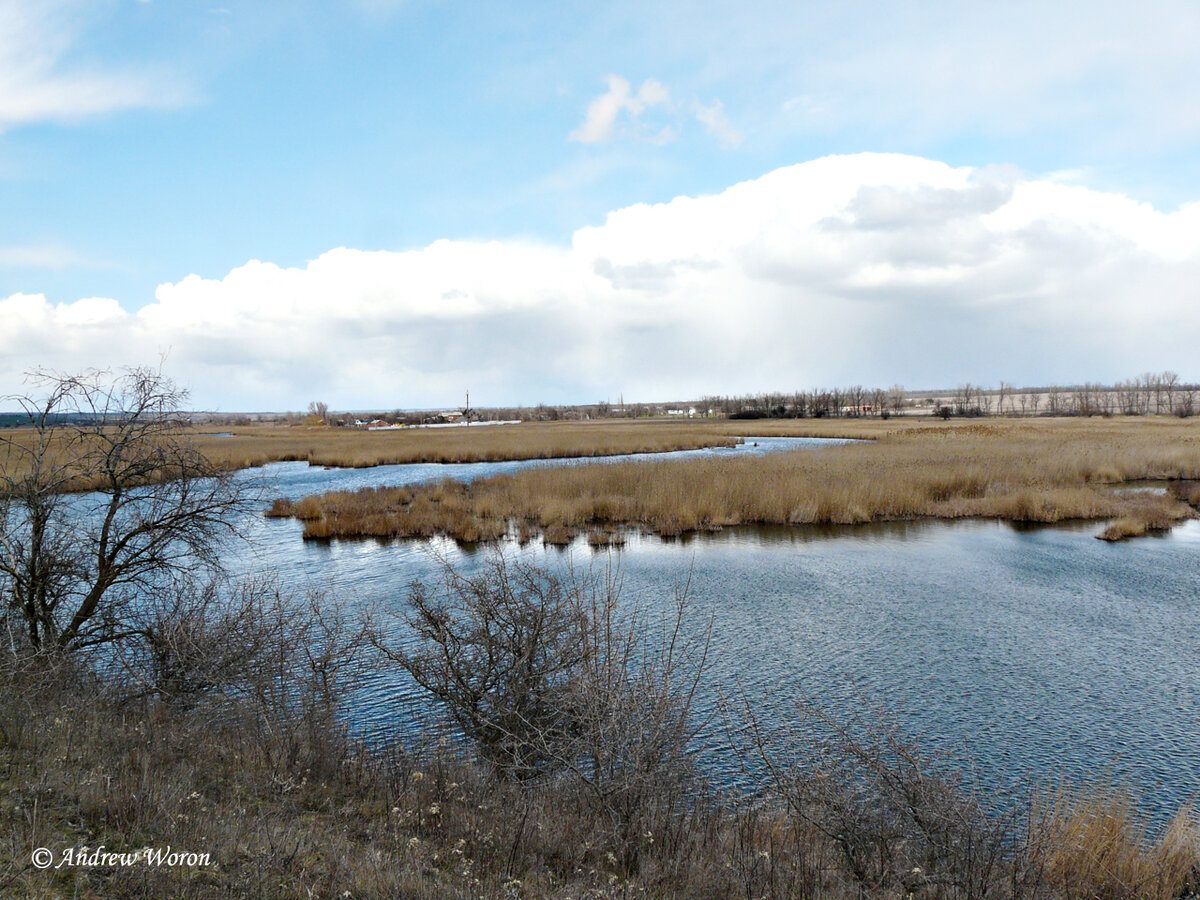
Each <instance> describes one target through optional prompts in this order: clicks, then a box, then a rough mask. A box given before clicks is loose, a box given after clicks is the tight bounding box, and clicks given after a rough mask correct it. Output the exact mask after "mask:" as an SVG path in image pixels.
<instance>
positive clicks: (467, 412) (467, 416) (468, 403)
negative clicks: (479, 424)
mask: <svg viewBox="0 0 1200 900" xmlns="http://www.w3.org/2000/svg"><path fill="white" fill-rule="evenodd" d="M465 416H466V419H467V425H468V427H469V426H470V424H471V392H470V391H469V390H468V391H467V409H466V412H465Z"/></svg>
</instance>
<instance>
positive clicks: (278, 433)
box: [195, 421, 735, 469]
mask: <svg viewBox="0 0 1200 900" xmlns="http://www.w3.org/2000/svg"><path fill="white" fill-rule="evenodd" d="M232 433H233V435H234V436H233V437H216V436H213V435H204V434H201V433H197V434H196V435H195V440H196V442H197V445H198V446H199V447H200V448H201V449H202V450H203V451H204V453H205V454H207V455H208V456H209V458H210V459H212V460H214V461H216V462H219V463H223V464H225V465H227V466H230V467H231V468H239V469H240V468H247V467H249V466H256V465H262V464H264V463H267V462H278V461H291V460H301V461H305V462H307V463H308V464H309V465H313V466H336V467H339V468H362V467H366V466H380V465H390V464H393V463H417V462H432V463H463V462H495V461H499V460H510V459H551V458H561V457H586V456H612V455H615V454H621V453H660V452H663V451H667V450H693V449H696V448H699V447H714V446H729V445H731V444H733V443H734V441H735V438H732V437H730V432H729V431H727V430H724V429H722V428H720V427H713V428H706V427H704V426H703V425H699V426H696V425H687V424H675V423H665V422H614V421H607V422H594V423H593V422H529V423H522V424H520V425H485V426H478V425H477V426H472V427H458V428H406V429H398V430H394V431H393V430H387V431H367V430H364V429H360V428H329V427H323V426H282V425H276V426H269V425H258V426H250V427H245V428H234V429H232Z"/></svg>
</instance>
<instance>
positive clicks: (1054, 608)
mask: <svg viewBox="0 0 1200 900" xmlns="http://www.w3.org/2000/svg"><path fill="white" fill-rule="evenodd" d="M755 440H756V439H753V438H750V439H748V441H749V443H748V444H747V445H743V446H742V447H740V448H737V449H732V450H707V451H689V452H688V453H687V454H676V455H698V454H703V453H753V452H770V451H774V450H777V449H781V448H785V447H788V446H792V443H791V441H789V440H787V439H762V438H759V439H757V441H758V446H757V447H755V446H753V442H754V441H755ZM793 440H794V439H793ZM532 464H545V463H532ZM526 465H531V463H478V464H467V465H455V466H440V465H429V466H386V467H379V468H376V469H356V470H321V469H313V468H310V467H307V466H305V465H304V464H303V463H287V464H279V465H274V466H270V467H267V473H266V474H267V475H268V476H269V477H270V478H271V480H272V487H271V494H272V496H288V497H291V498H299V497H301V496H303V495H305V494H308V493H312V492H315V491H320V490H329V489H335V488H338V489H340V488H353V487H361V486H366V485H373V484H398V483H404V482H405V481H415V480H429V479H434V478H440V477H455V478H471V477H478V476H480V475H485V474H491V473H493V472H500V471H510V470H512V469H514V468H519V467H523V466H526ZM244 477H256V476H253V475H246V476H244ZM1100 529H1101V526H1100V525H1099V524H1089V525H1086V526H1072V527H1056V528H1027V527H1026V528H1014V527H1012V526H1009V525H1004V524H999V523H995V522H990V521H971V522H956V523H942V522H923V523H899V524H887V525H871V526H858V527H845V528H835V529H830V528H824V529H821V528H737V529H728V530H726V531H723V532H719V533H715V534H705V535H697V536H694V537H691V538H686V539H680V540H674V541H664V540H661V539H659V538H657V537H652V536H643V535H637V534H633V535H630V536H629V542H628V543H627V544H626V545H625V547H624V548H623V549H621V550H614V551H608V550H604V551H599V552H593V551H592V550H590V549H589V548H588V547H587V546H586V544H585V543H584V542H583V540H582V539H580V540H578V541H576V543H575V545H573V546H572V547H571V548H569V549H568V550H566V551H562V550H559V549H554V548H544V547H542V546H541V545H540V543H537V542H535V543H533V544H530V545H527V546H526V547H525V548H520V549H518V548H516V547H515V545H510V546H508V547H506V550H508V551H509V552H512V553H519V554H520V555H521V556H522V557H523V558H526V559H529V560H530V561H534V562H538V563H542V564H546V565H551V566H561V565H564V564H566V563H568V562H569V563H570V564H572V565H574V566H575V567H576V568H577V569H579V568H587V567H588V566H589V565H592V564H593V563H597V564H600V565H603V564H604V562H605V561H607V560H609V559H612V560H614V561H616V562H617V563H618V565H619V568H620V573H621V575H622V577H623V582H624V590H623V595H622V596H623V598H625V599H628V600H630V601H637V602H638V603H640V604H641V605H642V606H643V607H645V608H647V609H649V610H651V611H652V612H653V611H655V610H658V611H662V612H664V613H665V612H667V611H668V609H669V606H670V603H671V600H672V598H673V596H674V591H675V588H676V586H678V585H681V584H683V583H684V582H688V581H690V585H691V588H690V601H691V607H690V609H691V613H690V615H691V620H692V622H694V623H695V627H696V628H701V627H702V626H703V625H704V624H706V623H707V622H708V621H709V620H710V619H711V621H712V644H711V651H710V656H709V660H710V665H711V668H710V671H709V672H708V675H707V678H706V681H705V684H704V686H703V690H702V691H701V694H700V696H699V698H698V708H697V711H698V712H699V714H700V715H702V716H708V715H709V714H712V713H714V712H715V710H716V707H717V702H718V698H719V695H720V693H721V692H722V691H724V692H726V693H729V692H733V691H742V692H745V694H746V695H747V696H748V697H749V698H750V699H751V700H752V701H753V702H754V703H755V705H756V707H757V708H758V711H759V714H760V715H761V716H762V717H763V719H764V721H766V722H768V723H771V724H780V723H783V724H786V723H788V722H791V721H794V720H796V717H797V716H796V705H795V704H796V700H797V698H800V697H805V698H809V699H812V700H814V701H815V702H817V703H818V704H819V705H821V706H823V707H824V708H827V709H830V710H832V711H834V712H839V711H844V710H847V709H851V708H857V709H861V708H862V706H863V702H864V701H869V702H870V703H873V704H878V705H880V706H883V707H885V708H886V709H887V710H889V712H890V714H891V715H892V716H894V717H895V719H896V721H897V722H898V723H899V724H900V726H901V727H902V728H903V730H904V731H905V732H906V733H908V734H909V735H911V736H913V737H914V738H916V739H917V740H918V741H919V742H920V743H921V745H922V746H923V747H925V748H926V749H929V750H933V751H937V752H944V753H947V754H950V755H953V756H954V757H956V758H957V759H959V760H962V761H963V762H964V765H965V764H967V761H969V762H970V764H971V765H972V767H973V770H972V778H973V779H974V780H975V781H976V782H977V783H978V784H979V786H980V787H981V788H983V789H984V790H986V791H988V792H990V793H998V794H1000V795H1002V796H1020V795H1021V794H1023V793H1024V792H1025V791H1026V790H1027V788H1028V786H1029V785H1030V784H1031V783H1045V782H1047V781H1050V780H1054V779H1058V778H1061V777H1064V776H1065V777H1070V778H1074V779H1077V780H1078V779H1089V778H1096V777H1099V776H1104V775H1106V774H1107V775H1110V776H1111V777H1113V778H1114V779H1115V780H1117V781H1121V782H1124V783H1127V784H1130V785H1132V786H1133V787H1134V788H1135V789H1137V790H1138V791H1139V792H1140V794H1141V796H1142V802H1143V806H1144V807H1145V808H1146V809H1147V810H1148V811H1150V812H1151V813H1153V814H1155V815H1156V816H1162V815H1164V814H1166V813H1169V812H1172V811H1173V810H1174V809H1175V808H1177V807H1178V805H1179V804H1180V803H1181V802H1183V801H1185V800H1187V799H1189V798H1190V799H1196V798H1197V791H1198V788H1200V523H1197V522H1189V523H1186V524H1184V525H1182V526H1180V527H1178V528H1176V529H1175V530H1174V531H1172V532H1171V533H1170V534H1169V535H1166V536H1163V537H1153V538H1144V539H1140V540H1136V541H1131V542H1127V543H1123V544H1116V545H1113V544H1108V543H1105V542H1102V541H1097V540H1095V539H1094V538H1093V535H1094V534H1096V533H1097V532H1098V531H1099V530H1100ZM301 530H302V528H301V525H300V523H297V522H294V521H291V520H257V521H256V522H255V523H254V525H253V529H252V531H253V535H252V536H253V547H252V548H251V550H250V551H248V552H247V553H246V554H245V555H244V556H243V557H242V558H241V559H240V560H239V561H238V565H239V566H244V567H246V568H256V567H262V568H271V569H274V570H277V571H280V572H281V573H282V574H283V577H284V579H285V580H286V581H292V582H310V583H312V584H314V585H315V586H316V587H318V588H320V589H324V590H326V591H328V592H329V593H330V595H331V596H338V597H343V598H346V599H347V602H350V603H352V604H353V603H365V604H371V605H374V606H377V607H378V608H380V609H381V610H383V611H384V612H385V613H386V612H387V611H391V612H399V611H401V610H402V609H403V605H404V600H405V597H406V595H407V591H408V586H409V585H410V583H411V582H412V581H413V580H414V579H421V580H426V581H428V580H431V579H435V578H436V577H437V576H438V573H439V571H440V566H441V564H442V563H441V561H440V560H439V557H440V558H441V559H442V560H444V561H446V562H449V563H450V564H451V565H454V566H456V567H458V568H459V569H461V570H464V571H468V572H469V571H473V570H475V569H477V568H478V567H479V566H480V565H481V564H482V563H483V562H484V561H485V560H486V554H487V553H488V552H490V551H487V550H481V549H479V548H460V547H458V546H456V545H455V544H454V543H453V542H451V541H444V540H443V541H433V542H397V543H391V544H382V543H380V542H377V541H348V542H339V541H335V542H333V543H330V544H318V543H311V542H310V543H305V542H304V541H302V540H301V539H300V533H301ZM610 554H611V555H610ZM392 621H393V622H394V624H395V626H396V629H397V631H396V635H397V639H400V637H401V635H402V634H403V628H402V623H401V622H400V621H399V620H398V619H397V620H392ZM429 713H430V710H429V707H428V705H427V704H426V703H425V702H424V699H423V698H422V696H421V694H420V692H419V690H418V689H416V688H415V686H413V685H412V684H411V683H410V682H408V681H407V680H406V679H405V678H402V677H400V676H398V675H395V674H391V675H386V676H376V677H375V678H373V679H370V680H367V681H364V682H362V683H360V684H359V686H358V689H357V691H356V693H355V695H354V697H353V698H352V702H351V704H350V709H349V715H350V718H351V720H352V722H353V723H354V724H355V726H356V727H358V728H360V729H362V730H363V731H364V732H365V733H369V734H379V733H384V732H387V731H389V730H397V729H398V730H400V731H404V730H408V729H413V728H418V727H422V726H423V725H424V724H427V723H428V721H429ZM719 731H720V730H719V729H718V728H715V727H714V728H712V729H710V730H709V731H708V733H707V735H706V736H705V737H704V738H703V739H702V742H701V746H700V747H698V752H699V753H700V755H701V758H702V760H703V762H704V764H705V765H706V767H707V768H708V769H709V771H711V772H712V773H714V774H715V775H716V777H717V778H718V779H734V778H736V767H735V765H734V761H733V758H732V756H731V755H730V753H729V752H728V751H727V750H725V749H724V741H723V740H722V739H721V735H720V733H719Z"/></svg>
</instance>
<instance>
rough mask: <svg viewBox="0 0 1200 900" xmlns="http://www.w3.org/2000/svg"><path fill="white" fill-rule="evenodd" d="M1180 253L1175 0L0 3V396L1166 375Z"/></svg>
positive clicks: (1184, 151) (665, 389) (647, 394)
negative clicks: (48, 383)
mask: <svg viewBox="0 0 1200 900" xmlns="http://www.w3.org/2000/svg"><path fill="white" fill-rule="evenodd" d="M1198 276H1200V5H1197V4H1196V3H1195V2H1194V0H1188V2H1156V0H1148V2H1146V3H1143V4H1139V5H1138V6H1137V8H1136V11H1135V10H1134V9H1133V8H1132V7H1130V6H1129V5H1128V4H1127V3H1109V2H1103V0H1089V2H1087V3H1083V2H1056V3H1046V2H1044V0H1042V2H1039V3H1027V2H1022V0H1014V2H1009V3H1003V4H997V3H982V2H979V3H971V2H962V0H957V2H939V0H927V2H922V3H912V2H911V0H903V2H891V0H875V2H855V0H849V2H845V3H838V4H830V3H827V2H822V3H816V2H805V0H791V2H770V0H739V2H703V0H701V2H690V3H686V4H685V3H680V2H676V0H659V2H656V3H653V4H647V3H644V2H636V3H635V2H626V0H613V2H606V3H603V4H566V3H561V2H522V3H511V2H504V0H490V2H486V3H484V2H479V3H468V2H459V3H452V2H448V0H341V2H333V0H329V2H318V0H287V2H270V0H254V2H239V0H210V2H192V0H169V2H168V0H87V2H84V0H0V395H7V394H15V393H27V392H30V391H31V390H33V388H32V387H31V386H30V383H29V382H28V381H27V373H29V372H30V371H32V370H34V369H38V368H49V369H53V370H56V371H62V372H77V371H81V370H83V369H87V368H93V367H95V368H114V369H115V368H120V367H122V366H129V365H145V364H158V363H159V361H160V360H161V361H162V365H163V368H164V371H166V372H167V373H168V374H169V375H172V376H173V377H174V378H175V379H176V380H177V381H179V382H180V383H181V384H182V385H184V386H186V387H187V388H188V389H189V390H190V392H191V402H192V404H193V405H194V406H195V407H197V408H205V409H217V410H224V411H231V412H232V411H239V410H285V409H299V408H303V407H305V406H307V404H308V402H309V401H311V400H322V401H324V402H327V403H329V404H330V405H331V406H332V407H333V408H334V409H384V408H386V409H391V408H397V407H403V408H425V407H438V406H449V405H453V404H456V403H458V402H460V398H461V397H462V396H463V394H464V392H465V391H466V390H468V389H469V390H470V391H471V396H472V402H473V404H475V405H477V406H500V405H516V404H526V405H532V404H535V403H539V402H544V403H588V402H596V401H598V400H613V401H615V400H617V398H618V397H620V396H624V397H625V398H626V399H627V400H632V399H638V400H672V399H689V398H695V397H700V396H703V395H708V394H742V393H750V392H756V391H767V390H770V391H777V390H783V391H790V390H797V389H808V388H813V387H818V386H832V385H846V384H852V383H861V384H866V385H880V386H888V385H891V384H894V383H899V384H903V385H906V386H908V387H910V388H934V387H953V386H954V385H957V384H960V383H962V382H966V381H970V382H973V383H982V384H984V385H995V384H998V382H999V381H1000V380H1002V379H1003V380H1005V381H1008V382H1012V383H1016V384H1018V385H1022V384H1025V385H1041V384H1047V383H1055V382H1057V383H1077V382H1082V381H1105V382H1111V381H1115V380H1118V379H1122V378H1126V377H1131V376H1134V375H1137V374H1140V373H1141V372H1144V371H1161V370H1166V369H1169V370H1173V371H1176V372H1178V373H1179V374H1180V375H1181V376H1182V377H1183V378H1184V379H1185V380H1191V381H1200V363H1198V361H1200V354H1198V353H1197V352H1196V348H1197V347H1200V315H1198V314H1197V313H1198V310H1197V296H1198V288H1197V285H1200V277H1198ZM5 405H6V404H3V403H0V407H2V406H5ZM7 405H11V403H10V404H7Z"/></svg>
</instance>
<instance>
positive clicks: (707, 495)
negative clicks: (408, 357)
mask: <svg viewBox="0 0 1200 900" xmlns="http://www.w3.org/2000/svg"><path fill="white" fill-rule="evenodd" d="M728 424H736V425H743V424H744V423H728ZM752 424H753V425H754V426H758V425H761V424H763V423H759V422H755V423H752ZM788 424H790V423H788ZM856 427H862V429H863V432H864V433H869V434H872V435H874V436H876V437H877V438H878V439H877V440H875V441H872V442H869V443H862V444H853V445H838V446H832V447H823V448H807V449H802V450H797V451H792V452H786V453H776V454H770V455H767V456H738V457H724V458H700V459H686V460H655V461H648V460H645V461H633V462H622V463H608V464H602V465H600V464H598V465H584V466H564V467H551V468H531V469H526V470H523V471H520V472H516V473H512V474H509V475H501V476H495V477H492V478H487V479H479V480H476V481H474V482H472V483H470V484H463V483H459V482H454V481H449V480H443V481H441V482H438V483H435V484H426V485H417V486H410V487H399V488H371V489H365V490H361V491H354V492H335V493H330V494H325V495H322V496H320V497H318V498H315V500H314V499H313V498H305V500H303V501H301V502H300V503H299V504H291V503H288V502H287V501H280V502H279V503H277V504H276V506H275V507H273V509H272V514H274V515H295V514H296V513H295V512H294V510H297V509H298V510H300V511H301V512H302V513H303V517H304V518H306V525H305V536H306V537H310V538H315V537H321V538H328V537H372V536H373V537H427V536H431V535H434V534H446V535H450V536H452V537H457V538H459V539H463V540H466V539H468V538H467V534H468V533H480V532H486V531H487V530H488V529H483V528H481V527H480V526H479V525H478V523H477V520H479V521H482V522H489V523H492V527H491V531H492V533H495V534H498V535H499V534H504V533H506V531H507V528H508V526H509V523H510V522H513V523H516V524H517V525H518V527H521V526H524V527H526V528H529V527H537V528H540V529H548V528H555V529H588V528H601V529H609V530H611V529H612V528H614V527H631V526H632V527H638V528H642V529H644V530H646V531H649V532H653V533H657V534H661V535H674V534H679V533H682V532H685V531H696V530H705V529H716V528H721V527H725V526H731V525H739V524H750V523H764V524H857V523H865V522H871V521H883V520H905V519H918V518H930V517H932V518H942V519H956V518H966V517H989V518H998V519H1004V520H1008V521H1014V522H1043V523H1053V522H1061V521H1065V520H1070V519H1087V520H1117V519H1122V518H1126V519H1128V520H1129V521H1128V522H1126V523H1125V524H1123V525H1122V526H1121V529H1122V530H1126V531H1127V532H1128V533H1129V534H1133V533H1137V529H1136V528H1135V527H1134V524H1133V523H1137V524H1138V527H1140V526H1143V525H1144V526H1145V528H1149V529H1157V528H1166V527H1169V526H1170V525H1171V524H1172V523H1175V522H1178V521H1181V520H1182V519H1185V518H1188V517H1192V516H1194V515H1196V510H1195V508H1194V506H1193V505H1192V502H1193V501H1195V500H1196V499H1197V496H1196V493H1197V492H1196V490H1195V488H1194V486H1191V485H1186V486H1179V488H1178V489H1177V490H1176V491H1174V492H1173V493H1161V494H1160V493H1149V492H1144V491H1143V492H1122V491H1118V490H1114V489H1113V487H1112V486H1113V485H1119V484H1121V483H1123V482H1128V481H1141V480H1153V481H1166V480H1169V479H1200V422H1195V421H1180V420H1178V419H1165V418H1164V419H1153V420H1151V419H1139V420H1088V419H1066V420H1064V419H1057V420H1025V421H1016V420H992V421H989V422H988V423H978V422H975V423H971V424H966V423H949V424H943V423H934V422H927V421H926V422H912V421H908V422H900V423H896V422H879V423H860V425H859V426H856ZM314 503H315V504H316V508H317V509H319V515H318V516H316V517H313V511H314V506H313V504H314ZM562 534H563V532H562V531H557V530H556V532H555V535H556V537H559V536H561V535H562Z"/></svg>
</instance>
